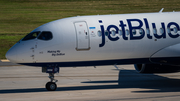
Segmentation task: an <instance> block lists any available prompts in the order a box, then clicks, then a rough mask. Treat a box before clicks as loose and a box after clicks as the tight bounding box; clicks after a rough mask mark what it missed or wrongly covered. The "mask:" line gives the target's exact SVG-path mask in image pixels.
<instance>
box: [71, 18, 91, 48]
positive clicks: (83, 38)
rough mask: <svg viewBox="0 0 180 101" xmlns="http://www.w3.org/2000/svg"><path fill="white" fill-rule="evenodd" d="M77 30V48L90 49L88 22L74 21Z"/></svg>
mask: <svg viewBox="0 0 180 101" xmlns="http://www.w3.org/2000/svg"><path fill="white" fill-rule="evenodd" d="M74 26H75V30H76V50H77V51H83V50H90V39H89V32H88V27H87V23H86V22H85V21H79V22H75V23H74Z"/></svg>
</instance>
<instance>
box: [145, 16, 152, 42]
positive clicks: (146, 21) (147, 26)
mask: <svg viewBox="0 0 180 101" xmlns="http://www.w3.org/2000/svg"><path fill="white" fill-rule="evenodd" d="M144 22H145V26H146V29H148V30H149V24H148V20H147V19H146V18H144ZM147 38H148V39H152V36H151V35H150V33H149V34H147Z"/></svg>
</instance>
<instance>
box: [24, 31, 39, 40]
mask: <svg viewBox="0 0 180 101" xmlns="http://www.w3.org/2000/svg"><path fill="white" fill-rule="evenodd" d="M39 33H40V31H38V32H32V33H29V34H28V35H26V36H25V37H24V38H23V39H22V41H26V40H31V39H35V38H36V37H37V36H38V35H39Z"/></svg>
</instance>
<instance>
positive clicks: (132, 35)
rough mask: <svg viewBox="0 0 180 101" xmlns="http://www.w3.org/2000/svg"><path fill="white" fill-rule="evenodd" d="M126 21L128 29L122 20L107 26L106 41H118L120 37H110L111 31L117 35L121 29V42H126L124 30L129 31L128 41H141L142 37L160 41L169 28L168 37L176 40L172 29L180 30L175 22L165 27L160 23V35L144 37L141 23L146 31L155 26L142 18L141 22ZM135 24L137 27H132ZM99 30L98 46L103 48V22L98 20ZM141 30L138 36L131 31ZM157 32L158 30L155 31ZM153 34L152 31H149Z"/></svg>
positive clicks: (176, 36) (136, 20)
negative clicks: (100, 34)
mask: <svg viewBox="0 0 180 101" xmlns="http://www.w3.org/2000/svg"><path fill="white" fill-rule="evenodd" d="M126 20H127V24H128V28H126V27H127V25H126V24H125V23H124V22H123V20H120V21H119V25H118V26H117V25H109V26H107V28H106V30H107V31H108V32H109V34H108V36H107V37H108V39H109V40H110V41H117V40H119V39H120V37H118V36H116V37H112V36H111V34H112V33H111V30H112V29H114V30H115V33H116V34H118V31H119V30H120V29H121V31H122V38H123V40H128V36H127V35H126V29H128V30H129V40H141V39H143V38H144V37H147V38H148V39H152V38H153V37H154V38H156V39H161V38H166V36H167V35H166V28H169V30H170V31H168V35H169V37H171V38H178V37H179V34H178V33H172V31H174V29H173V28H174V27H175V28H176V29H177V31H179V30H180V28H179V25H178V24H177V23H176V22H169V23H168V24H167V26H166V25H165V23H164V22H161V27H160V28H162V30H163V31H162V33H153V35H152V34H146V35H145V29H143V22H144V24H145V27H146V29H150V26H152V29H156V24H155V23H152V24H151V25H150V24H149V23H148V20H147V18H144V19H143V21H141V20H140V19H126ZM133 22H136V23H138V26H133V25H132V23H133ZM99 23H100V24H101V25H100V28H101V33H102V43H101V44H99V47H103V46H104V45H105V28H104V25H103V21H102V20H99ZM139 29H141V31H142V32H141V34H138V35H134V34H133V32H132V30H139ZM157 30H158V29H157ZM151 32H153V30H152V31H151Z"/></svg>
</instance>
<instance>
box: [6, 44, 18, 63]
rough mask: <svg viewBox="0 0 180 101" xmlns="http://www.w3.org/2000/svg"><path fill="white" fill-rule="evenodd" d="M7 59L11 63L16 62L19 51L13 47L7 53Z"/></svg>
mask: <svg viewBox="0 0 180 101" xmlns="http://www.w3.org/2000/svg"><path fill="white" fill-rule="evenodd" d="M6 58H7V59H8V60H10V61H11V62H15V61H16V59H17V51H16V49H14V48H13V47H12V48H11V49H9V50H8V52H7V53H6Z"/></svg>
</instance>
